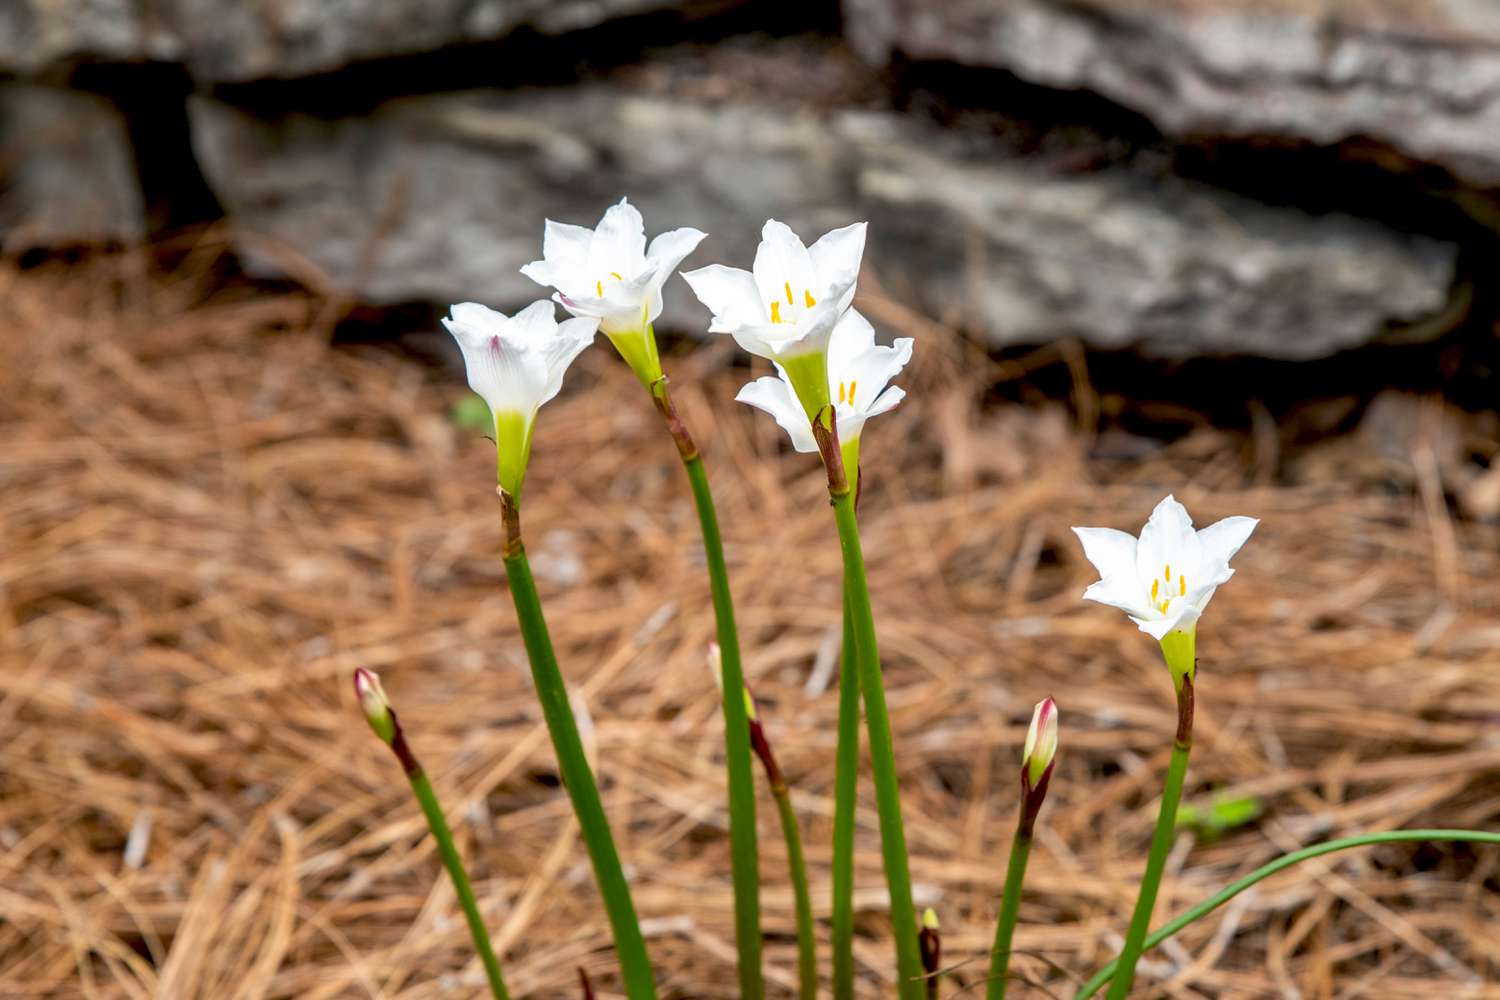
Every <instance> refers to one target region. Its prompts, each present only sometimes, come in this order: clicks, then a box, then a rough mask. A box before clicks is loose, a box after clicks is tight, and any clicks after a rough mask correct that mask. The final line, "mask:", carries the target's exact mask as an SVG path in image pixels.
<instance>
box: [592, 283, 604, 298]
mask: <svg viewBox="0 0 1500 1000" xmlns="http://www.w3.org/2000/svg"><path fill="white" fill-rule="evenodd" d="M594 291H596V292H598V293H599V297H600V298H601V299H602V298H604V282H602V281H596V282H594Z"/></svg>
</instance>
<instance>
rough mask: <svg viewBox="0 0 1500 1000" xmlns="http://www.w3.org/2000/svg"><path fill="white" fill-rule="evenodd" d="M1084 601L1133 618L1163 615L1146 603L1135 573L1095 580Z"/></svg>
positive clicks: (1090, 585) (1084, 594)
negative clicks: (1113, 609) (1109, 608)
mask: <svg viewBox="0 0 1500 1000" xmlns="http://www.w3.org/2000/svg"><path fill="white" fill-rule="evenodd" d="M1075 530H1076V529H1075ZM1083 599H1084V600H1085V601H1094V602H1096V603H1098V604H1107V605H1109V606H1110V607H1112V608H1119V609H1120V610H1121V611H1124V612H1125V613H1127V614H1129V615H1131V616H1132V617H1138V618H1155V617H1159V616H1160V615H1161V612H1160V611H1157V610H1155V609H1153V608H1152V607H1151V606H1150V605H1149V604H1148V603H1147V602H1146V600H1145V595H1144V594H1142V593H1141V585H1140V581H1139V580H1137V579H1136V578H1135V574H1134V573H1132V574H1130V575H1129V576H1110V577H1105V578H1104V579H1102V580H1095V581H1094V582H1093V583H1091V584H1089V585H1088V587H1087V588H1085V589H1084V592H1083Z"/></svg>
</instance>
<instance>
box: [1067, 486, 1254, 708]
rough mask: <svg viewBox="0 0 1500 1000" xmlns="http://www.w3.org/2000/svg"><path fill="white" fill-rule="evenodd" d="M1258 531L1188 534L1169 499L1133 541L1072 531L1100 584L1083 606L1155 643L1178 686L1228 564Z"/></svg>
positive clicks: (1217, 527)
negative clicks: (1100, 607)
mask: <svg viewBox="0 0 1500 1000" xmlns="http://www.w3.org/2000/svg"><path fill="white" fill-rule="evenodd" d="M1259 523H1260V522H1259V521H1258V520H1257V519H1256V518H1253V517H1226V518H1225V519H1224V520H1222V521H1218V522H1216V523H1214V524H1211V525H1209V526H1208V527H1206V528H1204V529H1203V530H1202V531H1195V530H1194V529H1193V519H1192V518H1191V517H1189V516H1188V512H1187V508H1186V507H1184V506H1183V505H1182V504H1180V503H1178V502H1177V500H1176V499H1175V498H1173V497H1172V496H1170V495H1169V496H1168V497H1167V498H1166V499H1164V500H1163V501H1162V502H1161V503H1159V504H1157V505H1156V509H1155V510H1154V511H1152V512H1151V519H1150V520H1148V521H1147V522H1146V526H1145V527H1144V528H1142V529H1141V537H1140V538H1139V539H1137V538H1135V537H1134V536H1133V535H1130V534H1128V533H1126V532H1123V531H1116V530H1115V529H1113V528H1074V529H1073V531H1074V532H1075V533H1076V534H1077V535H1078V538H1079V541H1081V542H1083V554H1084V555H1085V556H1086V557H1087V558H1088V560H1089V562H1091V563H1093V564H1094V568H1095V569H1097V570H1098V571H1099V577H1100V578H1099V580H1098V582H1096V583H1094V584H1092V585H1091V586H1090V587H1089V588H1088V589H1087V590H1085V591H1084V592H1083V596H1084V599H1085V600H1090V601H1098V602H1099V603H1100V604H1108V605H1109V606H1110V607H1114V608H1119V609H1120V610H1122V611H1124V612H1125V613H1126V614H1128V615H1129V616H1130V620H1131V621H1133V622H1135V623H1136V625H1138V626H1140V629H1141V631H1142V632H1145V633H1147V634H1148V635H1151V636H1153V637H1154V638H1156V639H1157V640H1159V641H1160V642H1161V644H1162V650H1163V652H1164V653H1165V654H1166V657H1167V665H1168V667H1169V668H1170V669H1171V671H1172V675H1173V678H1174V680H1176V681H1177V683H1178V684H1179V686H1180V684H1181V678H1182V677H1184V676H1185V677H1188V678H1191V677H1192V676H1193V671H1194V658H1195V651H1194V639H1195V632H1196V629H1197V624H1198V617H1199V616H1200V615H1202V614H1203V609H1204V608H1206V607H1207V606H1208V602H1209V600H1210V599H1212V598H1213V596H1214V591H1216V590H1218V588H1219V587H1220V586H1221V585H1222V584H1224V583H1225V582H1226V581H1228V579H1229V578H1230V577H1231V576H1233V575H1234V570H1233V569H1232V568H1231V567H1230V565H1229V560H1230V559H1231V558H1233V556H1234V554H1235V553H1236V552H1238V551H1239V550H1240V546H1242V545H1244V544H1245V541H1246V540H1247V539H1248V538H1249V537H1250V533H1251V532H1252V531H1254V530H1255V526H1256V525H1257V524H1259Z"/></svg>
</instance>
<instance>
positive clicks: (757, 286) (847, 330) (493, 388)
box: [443, 199, 913, 497]
mask: <svg viewBox="0 0 1500 1000" xmlns="http://www.w3.org/2000/svg"><path fill="white" fill-rule="evenodd" d="M705 235H706V234H705V233H703V232H700V231H699V230H697V229H692V228H682V229H674V230H671V231H670V232H666V233H662V234H661V235H659V236H657V237H656V238H655V239H653V240H651V241H650V244H649V245H648V244H647V242H646V234H645V221H644V220H643V219H642V217H641V213H640V212H639V211H638V210H637V209H636V208H635V206H634V205H631V204H630V202H629V201H628V200H625V199H622V200H621V201H620V202H619V204H617V205H612V206H610V208H609V209H608V211H606V212H605V213H604V217H603V218H602V219H600V220H599V224H598V225H597V226H596V227H595V228H593V229H586V228H584V227H582V226H575V225H568V224H565V223H560V222H554V221H552V220H550V219H549V220H547V223H546V229H545V232H544V234H543V238H542V259H541V260H537V261H532V262H531V263H530V264H527V265H526V266H525V267H523V268H521V273H522V274H524V275H526V276H527V277H529V278H531V279H532V280H533V281H536V282H537V283H538V284H541V285H546V286H550V287H551V288H553V289H554V292H553V296H552V301H555V302H557V303H558V304H560V305H561V306H562V307H563V308H564V309H565V310H567V311H568V312H569V313H570V314H571V315H572V317H573V318H572V319H569V320H566V321H564V322H562V323H560V324H559V323H558V322H557V321H556V319H555V317H554V314H553V306H552V301H548V300H542V301H539V302H534V303H532V304H531V305H529V306H527V307H526V308H525V309H523V310H521V311H520V312H518V313H517V314H516V315H515V316H514V317H507V316H505V315H504V314H502V313H499V312H496V311H495V310H493V309H488V308H486V307H484V306H481V305H476V304H474V303H468V302H466V303H462V304H460V305H456V306H454V307H453V309H452V314H451V315H450V316H449V317H448V318H446V319H444V320H443V322H444V324H445V325H446V326H447V328H448V330H449V331H450V332H451V333H452V334H453V336H454V338H455V339H457V341H458V344H459V348H460V349H461V350H462V351H463V356H464V365H465V368H466V370H467V372H468V377H469V385H470V386H471V387H472V388H473V389H474V391H475V392H477V393H478V394H479V395H480V396H482V397H484V400H485V402H486V403H488V404H489V407H490V413H491V416H492V417H493V419H494V424H495V443H496V446H497V448H498V451H499V460H498V472H499V480H500V485H501V487H502V488H503V489H504V490H505V491H506V492H507V493H509V494H511V495H512V496H516V497H518V496H519V495H520V490H521V482H522V480H523V479H524V477H525V472H526V464H527V461H528V459H529V456H530V452H531V432H532V427H533V425H534V424H535V420H536V413H537V410H538V409H539V408H540V407H541V405H542V404H543V403H545V402H547V401H548V400H549V399H551V398H552V397H553V396H555V395H556V394H557V391H558V389H559V388H560V386H561V385H562V379H563V374H564V373H565V372H566V371H567V368H568V365H570V364H571V363H572V362H573V359H574V358H576V357H577V356H578V355H579V353H581V352H582V350H583V349H584V348H585V347H587V346H588V345H589V343H591V342H592V340H593V337H594V334H595V332H596V331H599V332H603V333H604V335H605V336H607V337H608V338H609V339H610V342H611V343H613V344H614V346H615V349H616V350H618V351H619V353H620V356H621V357H622V358H623V359H624V360H625V362H626V363H627V364H628V365H629V366H630V368H631V370H632V371H634V372H635V374H636V377H637V378H639V379H640V381H641V383H642V384H643V385H645V386H647V387H648V388H649V387H651V386H653V385H655V384H656V383H658V382H659V381H660V380H661V379H662V378H663V375H662V368H661V358H660V355H659V354H658V351H657V346H656V336H655V331H654V328H653V324H654V323H655V321H656V319H657V317H659V316H660V315H661V311H662V288H663V286H664V285H665V284H666V282H667V279H668V278H670V277H671V276H672V274H673V272H674V271H676V269H677V267H678V266H679V265H680V264H681V263H682V261H683V260H684V259H685V258H686V257H687V256H688V255H689V254H691V253H692V252H693V251H694V250H695V249H696V248H697V246H698V244H699V243H700V242H701V241H702V240H703V239H704V237H705ZM864 246H865V224H864V223H857V224H855V225H851V226H845V227H843V228H842V229H835V230H833V231H832V232H830V233H827V234H825V235H824V236H823V237H822V238H820V239H819V240H817V241H816V242H815V243H813V245H812V246H806V245H804V244H803V242H802V240H801V239H800V238H798V236H797V234H796V233H794V232H793V231H792V230H791V228H790V227H788V226H787V225H786V224H785V223H781V222H777V221H776V220H774V219H772V220H771V221H769V222H767V223H766V224H765V227H764V229H763V230H762V232H761V243H760V247H759V249H758V250H757V251H756V254H755V262H754V264H753V265H752V269H751V270H749V271H744V270H740V269H738V268H732V267H725V266H723V265H721V264H711V265H709V266H707V267H703V268H699V269H697V270H695V271H688V272H686V273H684V274H683V278H685V279H686V280H687V282H688V284H689V285H690V286H691V287H692V290H693V292H694V293H695V294H696V295H697V296H698V298H699V299H700V300H701V301H702V302H703V304H704V305H705V306H707V307H708V309H709V311H710V312H711V313H712V320H711V322H710V323H709V327H708V329H709V332H711V333H722V334H728V335H730V336H732V337H733V338H734V339H735V342H736V343H738V344H739V345H740V346H741V347H743V348H744V349H745V350H747V351H749V352H750V353H752V354H754V355H756V356H758V357H762V358H765V359H766V360H768V361H770V362H772V364H773V365H775V368H776V372H777V374H776V375H775V376H766V377H763V378H759V379H756V380H755V381H753V382H751V383H750V384H748V385H746V386H745V387H744V389H742V390H741V391H740V393H739V395H738V397H737V398H738V399H739V400H740V401H741V402H744V403H748V404H749V405H751V406H754V407H756V408H758V409H761V410H764V411H765V412H766V413H769V414H770V415H771V416H772V417H773V418H775V420H776V422H777V423H778V424H780V425H781V427H782V428H783V429H784V430H785V431H786V432H787V434H788V436H790V438H791V441H792V446H793V447H794V448H796V450H798V451H802V452H814V451H817V450H818V446H817V442H816V440H815V438H814V434H813V423H814V421H816V420H817V419H818V418H819V416H820V414H822V413H823V412H824V411H825V410H827V411H828V412H829V413H831V414H833V415H834V417H835V418H836V421H837V427H838V431H839V439H840V441H841V443H842V445H843V449H844V458H845V464H846V465H848V466H849V467H851V468H857V467H858V445H859V440H860V434H861V432H862V431H863V429H864V424H865V421H866V420H868V419H869V418H870V417H873V416H876V415H877V414H881V413H885V412H887V411H889V410H891V409H893V408H894V407H895V406H896V405H897V404H898V403H900V402H901V400H902V398H903V397H904V396H905V392H904V391H903V390H902V389H900V388H899V387H897V386H893V385H891V384H890V382H891V380H892V379H893V378H895V377H896V375H897V374H898V373H899V372H900V371H901V369H902V368H903V367H905V365H906V363H907V362H908V361H910V360H911V352H912V344H913V341H912V339H911V338H910V337H900V338H897V339H896V340H895V342H894V343H893V344H892V345H890V346H884V345H880V344H877V343H876V342H875V329H874V327H872V326H871V325H870V322H869V321H868V320H867V319H865V317H864V316H862V315H860V313H859V312H858V311H857V310H855V309H854V308H853V307H852V303H853V300H854V292H855V286H856V284H857V281H858V278H859V266H860V260H861V257H862V256H863V254H864Z"/></svg>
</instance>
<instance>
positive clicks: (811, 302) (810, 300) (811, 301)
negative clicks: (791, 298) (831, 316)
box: [802, 292, 818, 309]
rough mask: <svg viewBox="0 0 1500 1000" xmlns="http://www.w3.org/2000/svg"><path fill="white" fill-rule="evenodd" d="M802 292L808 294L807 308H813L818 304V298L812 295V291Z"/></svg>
mask: <svg viewBox="0 0 1500 1000" xmlns="http://www.w3.org/2000/svg"><path fill="white" fill-rule="evenodd" d="M802 294H803V295H806V296H807V308H809V309H811V308H812V307H813V306H815V305H817V304H818V300H817V299H815V298H813V297H812V292H803V293H802Z"/></svg>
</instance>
